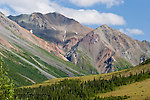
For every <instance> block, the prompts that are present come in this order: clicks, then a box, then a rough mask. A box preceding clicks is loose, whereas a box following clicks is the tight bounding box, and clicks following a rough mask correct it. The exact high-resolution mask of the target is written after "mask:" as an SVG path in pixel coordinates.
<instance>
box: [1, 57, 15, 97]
mask: <svg viewBox="0 0 150 100" xmlns="http://www.w3.org/2000/svg"><path fill="white" fill-rule="evenodd" d="M3 64H4V61H3V60H2V58H1V61H0V100H12V99H13V98H14V97H13V95H14V89H13V86H14V85H13V83H12V82H11V80H10V79H9V78H8V76H7V74H8V73H7V70H6V68H5V67H4V66H3Z"/></svg>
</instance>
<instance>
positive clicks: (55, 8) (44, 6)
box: [0, 0, 125, 25]
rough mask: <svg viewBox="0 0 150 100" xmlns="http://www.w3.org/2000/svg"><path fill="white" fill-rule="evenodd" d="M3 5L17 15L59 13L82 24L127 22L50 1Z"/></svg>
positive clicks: (18, 0) (14, 1) (24, 0)
mask: <svg viewBox="0 0 150 100" xmlns="http://www.w3.org/2000/svg"><path fill="white" fill-rule="evenodd" d="M4 1H5V2H4ZM91 1H92V0H91ZM3 4H6V5H8V6H9V7H10V8H12V9H13V10H14V11H15V12H16V14H22V13H28V14H30V13H33V12H41V13H49V12H58V13H61V14H63V15H65V16H67V17H69V18H73V19H75V20H77V21H79V22H80V23H82V24H98V25H99V24H108V25H124V24H125V20H124V18H123V17H122V16H119V15H116V14H113V13H100V12H98V11H96V10H84V9H72V8H66V7H63V6H60V5H58V4H56V3H54V2H51V1H49V0H3V2H0V5H3Z"/></svg>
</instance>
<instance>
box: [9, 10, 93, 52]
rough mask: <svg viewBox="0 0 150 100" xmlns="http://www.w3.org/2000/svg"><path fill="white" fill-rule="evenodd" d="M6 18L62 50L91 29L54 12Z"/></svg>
mask: <svg viewBox="0 0 150 100" xmlns="http://www.w3.org/2000/svg"><path fill="white" fill-rule="evenodd" d="M8 18H10V19H11V20H13V21H15V22H17V23H18V24H19V25H20V26H22V27H24V28H25V29H27V30H29V31H31V32H33V34H35V35H36V36H38V37H41V38H43V39H45V40H47V41H50V42H53V43H55V44H57V45H59V47H60V48H62V49H63V50H64V51H68V50H70V49H71V47H72V46H74V45H75V44H76V43H77V42H78V41H79V39H81V38H82V37H83V36H85V35H86V34H87V33H88V32H90V31H92V30H93V29H92V28H89V27H86V26H83V25H81V24H80V23H79V22H77V21H75V20H74V19H70V18H67V17H65V16H63V15H61V14H59V13H56V12H54V13H48V14H41V13H32V14H30V15H27V14H21V15H19V16H9V17H8Z"/></svg>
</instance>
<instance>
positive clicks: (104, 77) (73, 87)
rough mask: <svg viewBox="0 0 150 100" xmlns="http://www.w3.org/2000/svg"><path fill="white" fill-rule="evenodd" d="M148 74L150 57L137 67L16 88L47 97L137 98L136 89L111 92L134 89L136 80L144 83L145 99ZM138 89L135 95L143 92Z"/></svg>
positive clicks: (33, 96)
mask: <svg viewBox="0 0 150 100" xmlns="http://www.w3.org/2000/svg"><path fill="white" fill-rule="evenodd" d="M149 78H150V60H147V61H145V62H143V63H142V64H140V65H138V66H136V67H134V68H130V69H126V70H122V71H118V72H113V73H109V74H101V75H90V76H81V77H72V78H57V79H51V80H48V81H45V82H43V83H41V84H36V85H32V86H27V87H22V88H17V89H16V90H15V96H16V98H24V99H25V98H26V99H27V98H31V99H37V98H39V99H42V98H47V99H54V100H57V99H60V100H70V99H71V98H74V99H75V100H81V99H83V100H85V99H88V100H89V99H91V100H93V99H94V100H123V99H132V98H134V95H132V94H133V93H131V94H126V92H124V93H123V92H122V94H120V95H119V94H118V95H112V96H111V91H112V93H116V94H117V91H118V89H121V91H126V90H124V89H129V91H130V89H131V90H132V88H131V87H133V86H134V84H137V87H138V86H141V87H143V89H142V90H143V91H142V92H143V93H142V96H143V98H142V99H147V98H149V97H148V95H147V93H148V91H147V89H146V87H148V84H145V83H146V82H149ZM136 82H138V83H136ZM141 83H142V84H141ZM139 84H140V85H139ZM123 87H126V88H123ZM136 89H137V90H136V93H137V94H136V95H138V93H140V92H141V89H138V88H136ZM144 89H146V90H144ZM115 91H116V92H115ZM118 92H119V91H118ZM131 92H132V91H131ZM107 93H108V94H107ZM129 93H130V92H129ZM138 96H141V95H138Z"/></svg>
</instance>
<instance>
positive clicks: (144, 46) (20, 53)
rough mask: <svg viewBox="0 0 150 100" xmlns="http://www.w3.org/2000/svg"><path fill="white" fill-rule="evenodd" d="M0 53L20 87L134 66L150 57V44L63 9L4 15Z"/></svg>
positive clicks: (1, 25) (1, 19)
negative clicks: (84, 22) (71, 15)
mask: <svg viewBox="0 0 150 100" xmlns="http://www.w3.org/2000/svg"><path fill="white" fill-rule="evenodd" d="M0 55H1V56H3V57H4V60H5V61H6V64H8V68H9V70H10V71H9V75H10V77H12V78H13V79H14V80H15V81H16V84H18V86H20V85H29V84H32V83H36V82H41V81H43V80H47V79H50V78H56V77H73V76H80V75H88V74H98V73H109V72H112V71H117V70H122V69H126V68H130V67H133V66H134V65H138V64H139V63H141V62H143V61H145V60H146V59H148V58H149V57H150V43H149V42H147V41H142V42H140V41H138V40H134V39H132V38H130V37H129V36H127V35H125V34H123V33H121V32H119V31H117V30H114V29H112V28H110V27H109V26H107V25H102V26H100V27H98V28H97V29H92V28H89V27H86V26H84V25H81V24H80V23H79V22H77V21H75V20H74V19H70V18H67V17H65V16H63V15H61V14H59V13H48V14H41V13H33V14H30V15H28V14H21V15H19V16H8V17H6V16H5V15H4V14H2V13H0Z"/></svg>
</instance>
